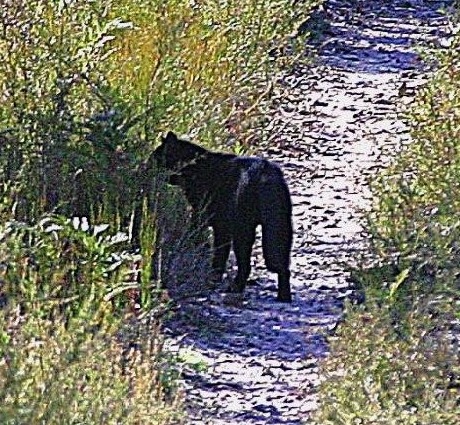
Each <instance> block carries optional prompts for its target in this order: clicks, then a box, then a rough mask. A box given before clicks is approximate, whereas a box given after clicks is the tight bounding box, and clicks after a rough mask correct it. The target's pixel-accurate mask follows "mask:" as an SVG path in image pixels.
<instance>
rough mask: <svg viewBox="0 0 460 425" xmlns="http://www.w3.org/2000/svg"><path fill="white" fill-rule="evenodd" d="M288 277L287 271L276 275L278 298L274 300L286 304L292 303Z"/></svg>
mask: <svg viewBox="0 0 460 425" xmlns="http://www.w3.org/2000/svg"><path fill="white" fill-rule="evenodd" d="M290 275H291V273H290V272H289V269H285V270H283V271H281V272H279V273H278V296H277V298H276V299H277V300H278V301H281V302H286V303H289V302H291V301H292V295H291V284H290V282H289V280H290Z"/></svg>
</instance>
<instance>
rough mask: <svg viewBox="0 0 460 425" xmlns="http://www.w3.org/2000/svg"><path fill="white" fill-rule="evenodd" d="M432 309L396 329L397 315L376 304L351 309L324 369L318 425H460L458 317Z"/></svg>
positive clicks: (422, 309)
mask: <svg viewBox="0 0 460 425" xmlns="http://www.w3.org/2000/svg"><path fill="white" fill-rule="evenodd" d="M444 302H445V301H444ZM432 303H433V300H431V302H428V300H424V301H423V302H422V301H419V306H418V308H416V309H414V310H413V311H411V312H410V313H409V314H408V317H407V320H406V322H405V324H404V326H401V325H399V324H398V323H395V321H394V318H393V316H392V311H391V307H389V306H388V305H385V304H383V305H380V306H379V305H378V303H376V302H375V300H373V301H371V302H369V301H368V305H367V307H354V308H350V309H348V312H349V314H348V315H347V318H346V321H345V322H344V323H343V324H342V325H341V326H340V328H339V331H338V332H337V335H336V336H335V337H334V338H333V340H332V342H331V351H332V355H331V356H330V357H329V358H328V359H327V360H325V362H324V363H323V365H322V370H323V371H325V376H324V382H323V383H322V384H321V388H320V402H321V408H320V410H319V412H318V414H317V415H316V416H315V418H314V419H315V423H317V424H321V425H329V424H330V425H357V424H363V425H364V424H365V425H379V424H381V425H393V424H394V425H396V424H402V423H403V424H406V425H411V424H414V425H415V424H417V425H432V424H443V425H454V424H456V423H458V417H459V415H460V405H459V403H458V401H459V395H460V394H459V389H458V381H459V379H460V369H459V357H458V352H457V351H456V349H457V348H456V347H455V346H454V345H452V344H451V341H452V334H451V333H449V330H448V327H447V325H446V324H447V322H446V318H450V319H452V309H451V308H449V306H446V305H444V306H443V308H444V309H445V313H444V315H443V316H442V317H441V318H440V317H437V314H438V313H437V312H435V311H433V310H435V308H433V307H434V305H433V304H432ZM436 307H439V305H438V306H436ZM457 308H458V306H457ZM448 312H449V314H447V313H448Z"/></svg>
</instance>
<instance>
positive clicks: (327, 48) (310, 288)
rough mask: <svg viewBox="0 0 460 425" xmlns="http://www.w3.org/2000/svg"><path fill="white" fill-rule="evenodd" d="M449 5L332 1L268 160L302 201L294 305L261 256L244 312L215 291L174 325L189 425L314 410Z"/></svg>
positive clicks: (287, 96) (261, 420)
mask: <svg viewBox="0 0 460 425" xmlns="http://www.w3.org/2000/svg"><path fill="white" fill-rule="evenodd" d="M441 5H442V2H437V1H421V0H401V1H396V0H393V1H389V0H388V1H385V0H378V1H377V0H374V1H359V0H355V1H341V0H335V1H328V2H326V6H327V20H328V21H329V22H330V29H329V31H328V34H327V35H326V41H325V43H324V45H323V46H322V48H321V49H320V52H319V58H318V63H317V64H316V65H314V66H313V67H309V68H301V67H299V69H297V70H296V71H295V72H294V73H292V74H290V75H285V76H283V77H282V78H280V80H279V82H278V86H277V88H276V95H275V97H276V99H278V101H277V102H278V105H277V109H276V111H274V112H273V117H272V119H271V134H272V136H271V138H270V140H269V142H268V143H267V144H266V146H261V152H262V153H263V155H266V156H267V157H269V158H271V159H274V160H276V161H278V162H279V163H281V165H282V166H283V169H284V171H285V174H286V176H287V178H288V180H289V185H290V188H291V192H292V197H293V203H294V225H295V229H296V237H295V244H294V249H293V255H292V285H293V290H294V294H295V298H294V302H293V303H292V304H291V305H285V304H279V303H276V302H275V301H274V298H275V292H274V291H275V280H274V276H267V275H266V272H265V269H264V268H263V261H262V258H261V253H260V249H259V250H258V252H257V255H256V256H255V258H254V262H255V263H254V271H253V274H254V276H255V277H257V281H256V283H255V285H252V286H250V287H249V288H248V291H247V293H246V296H245V300H244V302H243V304H242V305H240V306H229V305H226V304H225V303H224V302H223V298H221V297H219V295H218V294H213V295H212V296H210V297H205V298H202V299H199V300H195V301H194V303H193V304H191V305H189V306H187V308H184V310H183V312H182V313H181V315H179V316H178V317H176V319H175V320H174V322H171V323H170V324H169V325H168V326H169V329H168V330H169V333H170V335H171V336H170V339H169V344H170V346H171V347H172V348H176V349H177V348H178V347H180V350H181V353H182V356H183V357H184V356H185V357H186V358H187V359H188V360H189V361H190V362H191V363H195V367H190V368H187V370H185V371H184V380H185V385H186V388H187V397H188V405H189V411H190V420H189V423H190V424H193V425H198V424H210V425H233V424H241V425H242V424H245V425H262V424H274V425H299V424H301V423H302V421H306V419H307V418H308V414H309V412H310V411H312V410H313V409H315V407H316V399H315V393H314V389H315V387H316V386H317V384H318V368H317V364H318V360H319V358H321V357H322V356H324V355H325V354H326V353H327V344H326V341H325V338H324V337H323V336H322V333H321V331H325V330H326V331H327V330H328V328H333V327H334V326H335V325H336V322H337V320H338V318H339V317H340V314H341V308H342V300H343V299H344V297H346V296H348V295H349V294H350V289H349V284H348V282H347V273H346V272H345V271H344V268H343V266H342V265H341V264H342V263H343V262H350V261H353V259H354V258H355V257H356V256H357V255H358V253H359V252H361V251H362V250H363V248H364V246H365V235H363V234H362V226H361V218H360V217H361V212H360V211H362V209H365V208H366V207H368V205H369V200H368V198H369V190H368V188H367V183H366V182H367V180H368V179H369V176H371V175H372V173H373V172H375V171H376V170H377V169H378V168H380V167H382V166H383V165H384V164H385V163H386V162H387V161H388V159H389V158H391V156H392V155H393V154H394V152H396V151H397V150H398V149H400V148H401V146H402V145H403V144H404V143H407V142H408V141H409V135H408V134H407V130H406V126H405V124H404V123H403V122H402V121H401V120H400V119H398V117H397V114H396V112H397V109H398V106H397V105H398V102H400V100H402V101H405V102H409V101H410V99H411V96H412V95H413V92H414V88H415V87H416V86H417V85H419V84H421V83H422V82H423V75H424V72H425V70H424V65H423V63H422V61H421V60H420V57H419V56H418V54H417V53H416V48H417V47H419V46H422V45H424V44H425V43H427V42H432V41H435V42H436V43H441V45H442V44H443V43H444V42H445V37H446V33H445V32H444V31H446V22H445V19H444V18H443V17H442V15H440V14H439V13H437V12H436V9H437V8H439V7H440V6H441ZM403 83H404V86H405V87H404V86H403ZM403 91H404V94H403V96H402V97H401V96H400V95H401V94H402V92H403ZM261 276H263V277H261Z"/></svg>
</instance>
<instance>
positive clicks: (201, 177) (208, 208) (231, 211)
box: [153, 132, 292, 302]
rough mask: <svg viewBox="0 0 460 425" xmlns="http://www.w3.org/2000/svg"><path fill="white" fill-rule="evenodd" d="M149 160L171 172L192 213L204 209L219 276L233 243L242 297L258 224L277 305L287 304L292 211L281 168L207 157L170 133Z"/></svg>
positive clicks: (231, 157)
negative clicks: (274, 276) (275, 286)
mask: <svg viewBox="0 0 460 425" xmlns="http://www.w3.org/2000/svg"><path fill="white" fill-rule="evenodd" d="M153 157H154V159H155V160H156V161H157V162H158V164H159V166H160V167H161V168H164V169H166V170H169V171H171V172H172V174H171V177H170V183H171V184H174V185H178V186H180V187H181V188H182V189H183V190H184V192H185V196H186V198H187V200H188V201H189V202H190V204H191V205H192V207H193V208H194V209H195V210H201V209H204V212H205V217H206V218H207V219H208V220H209V224H210V225H211V227H212V228H213V232H214V256H213V262H212V265H213V268H214V270H215V271H216V272H218V274H219V275H220V276H222V274H223V273H224V271H225V267H226V263H227V259H228V256H229V253H230V247H231V245H232V243H233V249H234V251H235V255H236V259H237V264H238V274H237V277H236V281H235V285H234V290H235V291H236V292H243V290H244V288H245V286H246V281H247V279H248V277H249V273H250V269H251V264H250V257H251V251H252V246H253V244H254V240H255V230H256V227H257V225H259V224H260V225H262V247H263V255H264V259H265V262H266V266H267V268H268V270H270V271H272V272H275V273H278V300H279V301H284V302H290V301H291V289H290V283H289V276H290V273H289V258H290V250H291V245H292V221H291V216H292V206H291V198H290V195H289V190H288V187H287V185H286V182H285V180H284V178H283V175H282V173H281V170H280V169H279V167H278V166H277V165H275V164H273V163H271V162H269V161H267V160H265V159H262V158H257V157H244V156H236V155H232V154H226V153H217V152H211V151H209V150H207V149H204V148H202V147H200V146H197V145H195V144H193V143H190V142H187V141H184V140H180V139H178V138H177V136H176V135H175V134H174V133H172V132H169V133H168V134H167V136H166V137H165V138H163V140H162V143H161V145H160V146H159V147H158V148H157V149H156V150H155V151H154V153H153Z"/></svg>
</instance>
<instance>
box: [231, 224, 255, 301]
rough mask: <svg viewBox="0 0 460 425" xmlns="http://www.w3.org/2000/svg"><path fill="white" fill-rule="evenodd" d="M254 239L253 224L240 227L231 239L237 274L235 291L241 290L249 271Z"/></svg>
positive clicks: (244, 285)
mask: <svg viewBox="0 0 460 425" xmlns="http://www.w3.org/2000/svg"><path fill="white" fill-rule="evenodd" d="M255 239H256V229H255V226H244V227H240V228H239V229H238V230H237V232H236V234H235V236H234V239H233V249H234V250H235V256H236V262H237V265H238V274H237V276H236V280H235V288H234V289H235V291H236V292H243V291H244V288H245V287H246V282H247V280H248V277H249V274H250V273H251V252H252V246H253V245H254V241H255Z"/></svg>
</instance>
